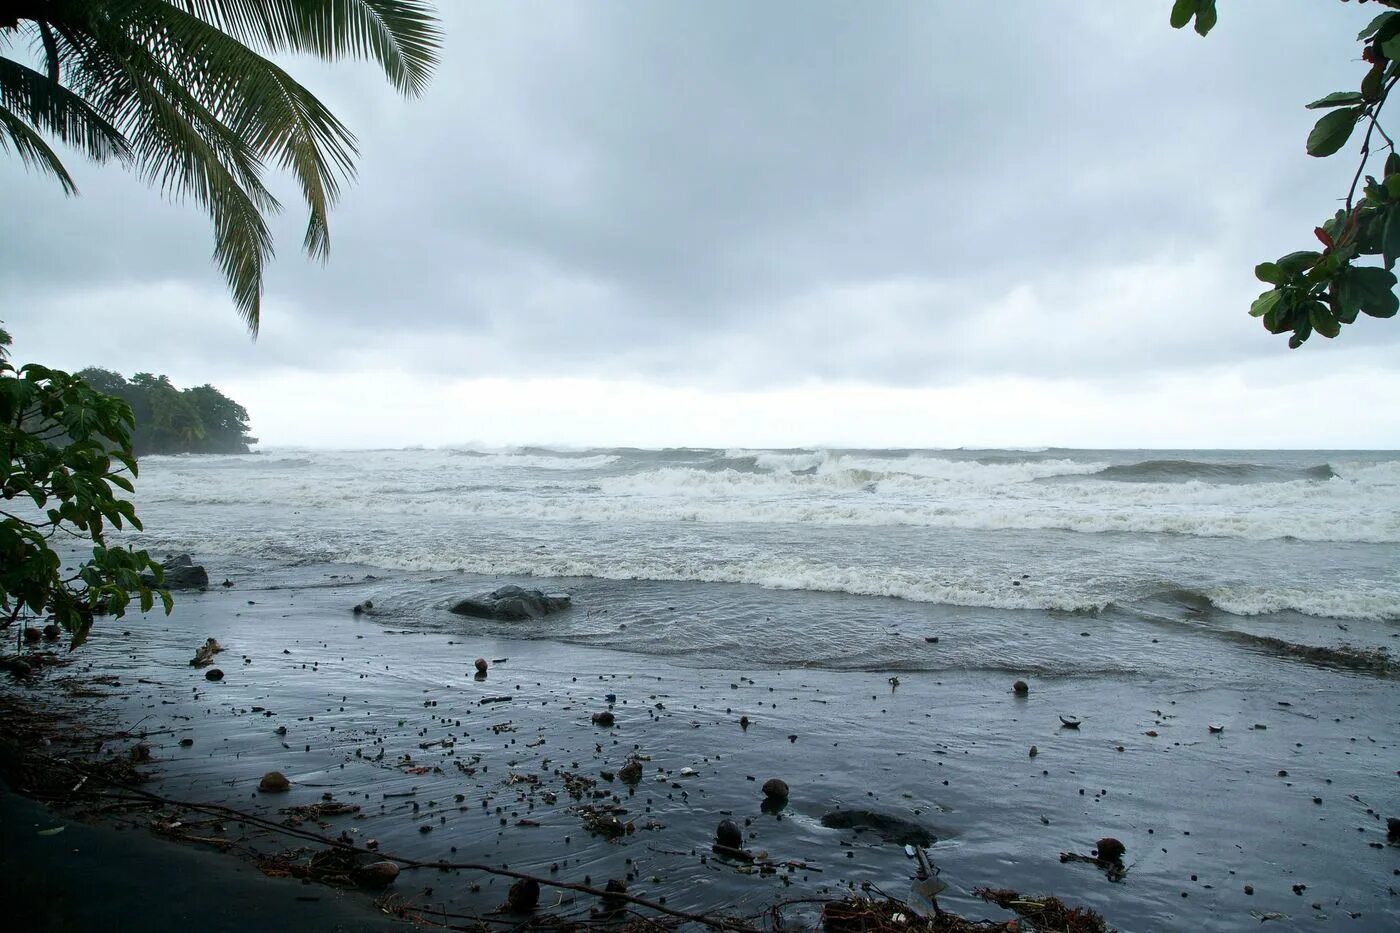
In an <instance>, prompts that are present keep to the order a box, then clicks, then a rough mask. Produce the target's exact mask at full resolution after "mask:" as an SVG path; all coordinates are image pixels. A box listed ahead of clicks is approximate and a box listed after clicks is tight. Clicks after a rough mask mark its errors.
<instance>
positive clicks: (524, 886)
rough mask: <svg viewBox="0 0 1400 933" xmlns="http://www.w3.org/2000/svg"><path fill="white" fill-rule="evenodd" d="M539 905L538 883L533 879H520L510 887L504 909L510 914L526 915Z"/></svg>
mask: <svg viewBox="0 0 1400 933" xmlns="http://www.w3.org/2000/svg"><path fill="white" fill-rule="evenodd" d="M539 903H540V883H539V882H538V881H536V880H535V879H533V878H521V879H520V880H519V881H517V882H516V883H515V884H513V885H511V886H510V891H509V892H508V893H507V894H506V903H505V909H506V910H507V911H508V912H510V913H515V914H528V913H530V912H531V911H533V910H534V909H535V908H536V907H537V906H539Z"/></svg>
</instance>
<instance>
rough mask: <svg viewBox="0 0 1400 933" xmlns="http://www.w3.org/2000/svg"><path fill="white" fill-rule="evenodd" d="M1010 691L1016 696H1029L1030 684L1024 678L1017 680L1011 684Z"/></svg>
mask: <svg viewBox="0 0 1400 933" xmlns="http://www.w3.org/2000/svg"><path fill="white" fill-rule="evenodd" d="M1011 692H1012V693H1014V694H1016V695H1017V696H1018V697H1023V696H1029V695H1030V692H1031V685H1030V684H1028V683H1026V682H1025V681H1024V680H1018V681H1016V682H1015V683H1014V684H1012V685H1011Z"/></svg>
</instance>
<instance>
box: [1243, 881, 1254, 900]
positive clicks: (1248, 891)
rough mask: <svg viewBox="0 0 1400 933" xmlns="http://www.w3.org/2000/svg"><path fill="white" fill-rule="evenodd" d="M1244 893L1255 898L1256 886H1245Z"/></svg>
mask: <svg viewBox="0 0 1400 933" xmlns="http://www.w3.org/2000/svg"><path fill="white" fill-rule="evenodd" d="M1244 893H1245V894H1247V895H1249V896H1250V897H1253V896H1254V885H1252V884H1247V885H1245V886H1244Z"/></svg>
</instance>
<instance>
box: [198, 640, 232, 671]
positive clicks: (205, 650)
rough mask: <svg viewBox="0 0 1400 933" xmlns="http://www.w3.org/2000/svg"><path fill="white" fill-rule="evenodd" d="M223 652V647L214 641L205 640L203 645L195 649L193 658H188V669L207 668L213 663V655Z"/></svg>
mask: <svg viewBox="0 0 1400 933" xmlns="http://www.w3.org/2000/svg"><path fill="white" fill-rule="evenodd" d="M223 650H224V649H223V646H222V645H220V644H219V643H218V642H217V641H215V640H214V639H212V638H207V639H205V641H204V644H202V645H200V646H199V647H198V648H196V649H195V652H194V657H192V658H190V667H208V666H209V665H210V664H213V663H214V655H216V654H218V653H219V652H220V651H223Z"/></svg>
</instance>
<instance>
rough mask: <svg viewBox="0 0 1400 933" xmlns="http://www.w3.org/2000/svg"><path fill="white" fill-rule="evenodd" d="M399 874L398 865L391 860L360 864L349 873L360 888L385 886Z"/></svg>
mask: <svg viewBox="0 0 1400 933" xmlns="http://www.w3.org/2000/svg"><path fill="white" fill-rule="evenodd" d="M398 876H399V866H398V865H395V864H394V863H393V862H370V863H369V864H368V865H361V866H360V867H359V868H356V869H355V871H354V873H353V874H352V875H351V877H352V878H354V879H355V883H356V884H358V885H359V886H360V887H362V888H387V887H388V886H389V885H391V884H393V883H394V879H396V878H398Z"/></svg>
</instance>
